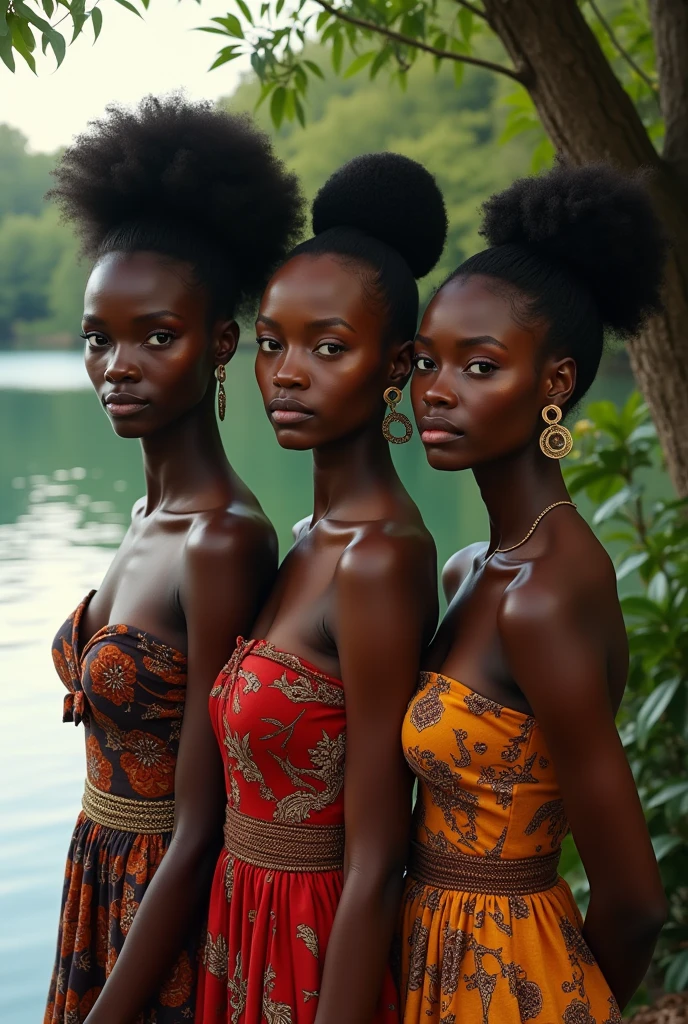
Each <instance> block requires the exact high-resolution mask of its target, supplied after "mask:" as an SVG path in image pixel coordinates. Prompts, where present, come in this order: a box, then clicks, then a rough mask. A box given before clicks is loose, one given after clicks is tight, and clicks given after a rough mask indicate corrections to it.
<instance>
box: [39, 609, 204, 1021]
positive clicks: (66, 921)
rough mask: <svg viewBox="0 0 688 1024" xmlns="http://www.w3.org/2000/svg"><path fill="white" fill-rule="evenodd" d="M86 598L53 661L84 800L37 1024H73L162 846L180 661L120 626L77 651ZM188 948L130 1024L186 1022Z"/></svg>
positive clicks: (83, 1012) (191, 969)
mask: <svg viewBox="0 0 688 1024" xmlns="http://www.w3.org/2000/svg"><path fill="white" fill-rule="evenodd" d="M92 596H93V592H92V593H91V594H89V595H88V597H86V598H85V599H84V601H82V603H81V604H80V605H79V607H78V608H77V610H76V611H75V612H74V614H73V615H71V616H70V618H69V619H67V621H66V622H65V624H64V625H63V626H62V628H61V629H60V630H59V631H58V633H57V636H56V637H55V640H54V641H53V661H54V663H55V668H56V669H57V672H58V675H59V676H60V678H61V680H62V682H63V683H64V685H65V686H66V687H67V691H68V692H67V695H66V697H65V714H64V721H66V722H74V723H75V724H77V725H78V724H79V723H83V726H84V730H85V734H86V737H85V738H86V789H85V792H84V799H83V808H84V809H83V810H82V812H81V814H80V815H79V817H78V819H77V823H76V828H75V829H74V834H73V836H72V842H71V845H70V848H69V854H68V856H67V867H66V870H65V881H64V891H63V895H62V910H61V914H60V926H59V935H58V943H57V958H56V962H55V969H54V971H53V976H52V981H51V984H50V993H49V996H48V1005H47V1008H46V1012H45V1024H81V1022H82V1021H83V1020H84V1019H85V1017H86V1016H87V1014H88V1012H89V1011H90V1009H91V1007H92V1006H93V1003H94V1002H95V1000H96V998H97V996H98V994H99V992H100V991H101V989H102V987H103V985H104V984H105V980H106V978H107V976H108V975H109V973H110V971H111V970H112V968H113V966H114V964H115V961H116V960H117V956H118V954H119V952H120V950H121V949H122V946H123V944H124V941H125V939H126V936H127V933H128V931H129V928H130V927H131V923H132V921H133V920H134V917H135V915H136V911H137V910H138V907H139V904H140V903H141V900H142V898H143V896H144V894H145V892H146V889H147V888H148V885H149V883H150V881H151V879H152V878H153V875H154V874H155V872H156V870H157V868H158V866H159V865H160V862H161V861H162V858H163V856H164V855H165V853H166V852H167V849H168V847H169V845H170V841H171V838H172V825H173V821H174V799H173V798H174V771H175V766H176V762H177V749H178V747H179V733H180V730H181V723H182V716H183V713H184V701H185V696H186V658H185V657H184V655H183V654H181V653H180V652H179V651H175V650H174V649H173V648H171V647H168V646H167V645H165V644H163V643H160V642H159V641H157V640H156V639H155V638H154V637H152V636H151V635H150V634H149V633H144V632H142V631H141V630H137V629H133V628H132V627H131V626H125V625H112V626H105V627H104V628H103V629H101V630H99V631H98V632H97V633H96V634H95V636H93V637H92V638H91V640H89V642H88V643H87V644H86V645H85V646H83V647H82V643H81V640H80V636H79V627H80V624H81V619H82V615H83V612H84V609H85V608H86V606H87V604H88V602H89V601H90V599H91V597H92ZM197 939H198V936H197V935H195V936H192V937H191V939H190V941H189V942H188V943H187V944H186V948H185V949H184V950H183V951H182V953H181V955H180V956H179V958H178V960H177V962H176V964H175V965H174V967H173V969H172V971H171V972H170V974H169V976H168V977H167V979H166V981H165V982H164V984H163V985H162V987H161V988H160V989H159V991H158V993H157V994H156V996H155V997H154V998H153V999H152V1000H151V1001H150V1003H149V1005H148V1006H147V1007H146V1009H145V1010H144V1011H143V1012H142V1013H141V1014H140V1015H139V1017H138V1018H137V1024H184V1022H187V1021H191V1020H193V1005H194V998H195V987H194V983H195V977H196V969H197V959H198V957H197V952H198V941H197Z"/></svg>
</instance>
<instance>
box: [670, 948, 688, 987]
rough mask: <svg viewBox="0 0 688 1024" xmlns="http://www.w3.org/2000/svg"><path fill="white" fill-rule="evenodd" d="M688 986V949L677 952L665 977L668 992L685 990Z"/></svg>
mask: <svg viewBox="0 0 688 1024" xmlns="http://www.w3.org/2000/svg"><path fill="white" fill-rule="evenodd" d="M687 988H688V949H682V950H681V952H680V953H677V954H676V955H675V956H674V957H673V959H672V961H671V964H670V965H669V970H668V971H667V972H666V975H665V977H664V990H665V991H666V992H685V991H686V989H687Z"/></svg>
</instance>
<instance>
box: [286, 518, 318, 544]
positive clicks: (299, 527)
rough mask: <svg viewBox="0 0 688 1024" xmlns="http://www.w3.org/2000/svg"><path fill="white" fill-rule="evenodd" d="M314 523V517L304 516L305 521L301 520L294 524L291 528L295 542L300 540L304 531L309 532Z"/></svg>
mask: <svg viewBox="0 0 688 1024" xmlns="http://www.w3.org/2000/svg"><path fill="white" fill-rule="evenodd" d="M312 521H313V516H312V515H310V516H304V518H303V519H299V521H298V523H294V525H293V526H292V528H291V533H292V537H293V538H294V540H298V539H299V538H300V536H301V534H302V533H303V532H304V530H307V529H308V527H309V526H310V525H311V523H312Z"/></svg>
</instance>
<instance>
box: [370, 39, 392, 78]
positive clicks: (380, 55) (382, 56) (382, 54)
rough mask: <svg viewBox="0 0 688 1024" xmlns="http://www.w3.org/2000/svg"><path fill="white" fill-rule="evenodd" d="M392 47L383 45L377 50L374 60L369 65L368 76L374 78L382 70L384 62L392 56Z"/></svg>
mask: <svg viewBox="0 0 688 1024" xmlns="http://www.w3.org/2000/svg"><path fill="white" fill-rule="evenodd" d="M392 52H393V51H392V48H391V47H390V46H383V47H382V49H381V50H378V51H377V54H376V55H375V60H374V61H373V63H372V64H371V65H370V77H371V79H373V78H375V77H376V76H377V75H378V74H379V72H380V71H381V70H382V68H383V67H384V65H385V64H387V62H388V61H389V59H390V57H391V56H392Z"/></svg>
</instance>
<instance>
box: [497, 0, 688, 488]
mask: <svg viewBox="0 0 688 1024" xmlns="http://www.w3.org/2000/svg"><path fill="white" fill-rule="evenodd" d="M650 2H651V9H652V18H653V27H654V30H655V33H656V45H657V50H658V74H659V80H660V89H661V96H662V110H663V111H664V113H665V117H666V118H667V148H666V153H665V157H660V156H659V155H658V153H657V152H656V150H655V149H654V146H653V145H652V142H651V141H650V138H649V136H648V134H647V132H646V131H645V128H644V127H643V124H642V122H641V120H640V117H639V116H638V113H637V111H636V109H635V107H634V106H633V103H632V102H631V99H630V97H629V96H628V94H627V93H626V92H625V90H624V89H623V87H622V85H621V83H620V82H619V80H618V79H617V77H616V75H615V74H614V72H613V70H612V68H611V66H610V64H609V62H608V61H607V59H606V57H605V56H604V54H603V53H602V50H601V49H600V46H599V44H598V42H597V40H596V39H595V36H594V34H593V32H592V31H591V29H590V27H589V26H588V24H587V23H586V21H585V19H584V17H583V15H582V13H581V11H580V8H579V7H578V4H577V2H576V0H484V6H485V10H486V13H487V15H488V18H489V21H490V24H491V26H492V28H493V29H494V31H495V32H496V33H497V35H498V36H499V37H500V39H501V40H502V43H503V44H504V47H505V48H506V50H507V52H508V53H509V54H510V56H511V58H512V60H513V61H514V62H515V64H516V66H524V67H525V68H526V72H525V74H526V88H527V89H528V91H529V93H530V95H531V97H532V99H533V102H534V104H535V106H536V108H537V111H538V114H539V115H540V118H541V120H542V123H543V125H544V127H545V129H546V131H547V133H548V135H549V136H550V138H551V139H552V142H553V143H554V145H555V147H556V148H557V150H558V152H559V153H561V154H562V156H564V157H565V158H566V159H567V160H569V161H571V162H572V163H574V164H578V165H580V164H587V163H595V162H600V161H608V162H610V163H613V164H615V165H617V166H618V167H620V168H622V169H623V170H626V171H637V170H639V169H641V168H647V169H649V171H650V173H649V175H648V179H647V184H648V187H649V189H650V192H651V193H652V197H653V200H654V203H655V207H656V209H657V212H658V214H659V216H660V217H661V218H662V221H663V223H664V226H665V229H666V231H667V233H668V235H669V237H670V239H671V241H672V251H671V254H670V257H669V262H668V266H667V274H666V285H665V289H664V305H665V309H664V312H663V313H662V314H661V315H659V316H656V317H653V319H652V320H651V321H649V322H648V324H647V326H646V327H645V329H644V330H643V332H642V334H641V335H639V337H638V338H635V339H633V340H632V341H631V342H629V345H628V350H629V355H630V360H631V367H632V369H633V373H634V375H635V378H636V380H637V382H638V385H639V387H640V390H641V391H642V393H643V395H644V396H645V399H646V401H647V403H648V405H649V407H650V412H651V414H652V418H653V420H654V422H655V426H656V427H657V433H658V435H659V440H660V443H661V445H662V450H663V452H664V455H665V458H666V462H667V469H668V471H669V475H670V477H671V480H672V482H673V484H674V486H675V488H676V491H677V492H678V494H679V495H680V496H682V497H685V496H688V429H686V427H687V425H688V189H686V188H685V187H684V181H685V177H684V174H683V171H684V169H685V167H686V166H688V163H687V162H686V161H688V13H687V9H688V5H687V4H686V0H650ZM681 34H682V35H681ZM678 36H681V38H678ZM669 129H670V130H669Z"/></svg>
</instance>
